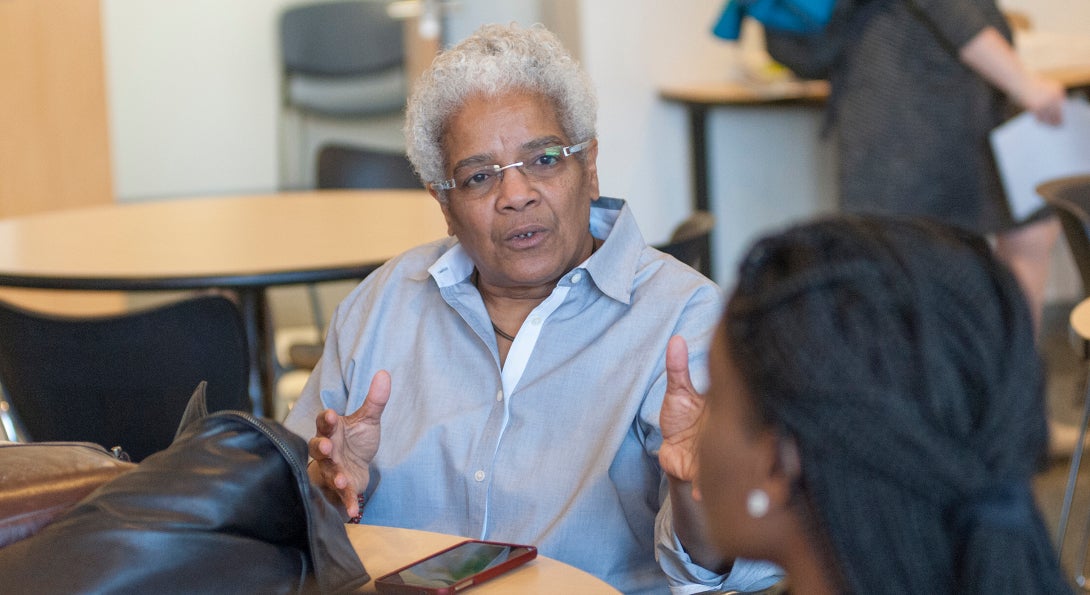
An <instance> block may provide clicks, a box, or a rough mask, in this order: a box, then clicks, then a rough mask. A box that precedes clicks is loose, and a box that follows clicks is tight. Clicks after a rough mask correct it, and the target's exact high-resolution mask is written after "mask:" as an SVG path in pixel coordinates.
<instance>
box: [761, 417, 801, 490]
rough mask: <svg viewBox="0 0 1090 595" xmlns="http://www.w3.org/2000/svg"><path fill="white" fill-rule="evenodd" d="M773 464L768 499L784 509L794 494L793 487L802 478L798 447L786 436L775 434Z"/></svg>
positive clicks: (793, 440)
mask: <svg viewBox="0 0 1090 595" xmlns="http://www.w3.org/2000/svg"><path fill="white" fill-rule="evenodd" d="M775 452H776V455H775V462H774V463H773V465H772V473H771V482H770V486H769V487H770V489H771V490H772V492H770V493H769V499H770V500H771V501H772V502H773V504H774V505H779V506H780V507H782V508H786V507H787V505H788V504H789V501H790V500H791V494H792V492H794V486H795V485H796V484H797V483H798V481H799V479H800V478H801V477H802V459H801V458H800V457H799V445H798V443H797V442H795V439H794V438H793V437H792V436H790V435H787V434H776V446H775Z"/></svg>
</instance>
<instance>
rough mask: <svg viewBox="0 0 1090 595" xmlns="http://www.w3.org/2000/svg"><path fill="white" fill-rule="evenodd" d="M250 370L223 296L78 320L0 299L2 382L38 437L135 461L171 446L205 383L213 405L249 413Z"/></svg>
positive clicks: (238, 323)
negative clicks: (118, 451)
mask: <svg viewBox="0 0 1090 595" xmlns="http://www.w3.org/2000/svg"><path fill="white" fill-rule="evenodd" d="M248 375H249V361H248V353H247V349H246V334H245V330H244V328H243V323H242V317H241V315H240V313H239V310H238V308H237V307H236V306H235V304H234V303H233V302H232V301H231V300H229V299H227V298H225V297H222V296H215V295H207V296H200V297H196V298H189V299H185V300H182V301H179V302H174V303H170V304H167V305H164V306H159V307H155V308H151V309H148V310H143V311H138V312H128V313H123V314H120V315H112V316H96V317H78V318H77V317H61V316H54V315H48V314H43V313H39V312H31V311H28V310H25V309H22V308H18V307H15V306H12V305H10V304H5V303H3V302H0V385H2V386H3V389H4V394H5V396H6V398H7V399H8V401H9V402H10V404H11V406H12V409H13V410H14V413H15V415H16V417H17V419H18V421H19V422H20V423H21V425H22V427H23V428H25V430H26V432H27V434H28V436H27V438H29V439H31V440H34V441H86V442H94V443H97V444H101V445H102V446H104V447H106V448H111V447H113V446H120V447H121V448H122V449H123V450H124V451H125V452H127V453H128V454H129V456H130V457H132V459H133V460H134V461H138V460H141V459H143V458H144V457H146V456H148V455H150V454H152V453H154V452H157V451H159V450H162V449H164V448H166V447H167V446H169V445H170V443H171V441H172V440H173V438H174V434H175V431H176V430H177V429H178V423H179V422H180V421H181V419H182V414H183V413H184V411H185V407H186V404H187V403H188V401H189V397H190V396H191V395H192V394H193V392H194V390H195V389H196V388H197V386H198V385H199V384H200V382H201V381H207V382H208V386H207V391H208V392H207V395H208V404H209V408H210V409H213V410H221V409H234V410H244V411H249V410H251V406H250V401H249V398H248V397H247V380H248Z"/></svg>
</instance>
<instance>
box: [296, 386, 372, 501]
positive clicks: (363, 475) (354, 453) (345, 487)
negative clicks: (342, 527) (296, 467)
mask: <svg viewBox="0 0 1090 595" xmlns="http://www.w3.org/2000/svg"><path fill="white" fill-rule="evenodd" d="M389 399H390V374H389V373H387V372H386V371H379V372H378V373H376V374H375V376H374V378H372V379H371V386H370V387H369V388H368V389H367V397H366V398H364V400H363V405H361V406H360V408H359V409H357V410H356V411H355V412H353V413H351V414H349V415H345V416H341V415H337V412H335V411H333V410H332V409H326V410H325V411H323V412H321V413H320V414H319V415H318V418H317V420H316V421H315V425H316V426H317V430H318V431H317V434H316V435H315V436H314V438H311V439H310V442H309V443H308V450H309V452H310V458H311V459H313V462H312V464H310V465H309V466H308V468H307V472H308V474H309V475H310V480H311V481H312V482H314V483H315V484H316V485H317V486H318V487H319V488H321V489H322V491H323V492H325V493H326V495H327V496H328V497H329V498H330V500H332V501H334V502H336V501H338V500H340V502H341V503H342V504H344V507H345V510H346V511H347V512H348V516H349V518H351V517H354V516H356V515H357V514H359V503H358V502H357V494H359V493H360V492H362V491H363V490H365V489H367V483H368V481H369V478H370V475H369V474H370V466H371V461H372V460H373V459H374V458H375V453H376V452H378V442H379V434H380V431H379V421H380V418H381V417H382V411H383V409H385V408H386V403H387V401H389Z"/></svg>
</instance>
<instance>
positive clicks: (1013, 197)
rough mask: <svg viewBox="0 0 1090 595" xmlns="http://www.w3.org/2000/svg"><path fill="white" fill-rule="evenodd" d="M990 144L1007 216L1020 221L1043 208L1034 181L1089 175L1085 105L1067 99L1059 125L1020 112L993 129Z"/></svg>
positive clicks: (1089, 127) (1089, 111) (1089, 112)
mask: <svg viewBox="0 0 1090 595" xmlns="http://www.w3.org/2000/svg"><path fill="white" fill-rule="evenodd" d="M991 143H992V151H993V152H994V153H995V159H996V163H997V164H998V167H999V176H1000V178H1001V179H1002V180H1003V188H1004V189H1005V190H1006V192H1007V200H1008V201H1009V203H1010V207H1011V214H1012V215H1014V218H1015V220H1017V221H1021V220H1023V219H1025V218H1026V217H1029V216H1030V215H1032V214H1033V213H1035V212H1037V211H1038V210H1039V209H1040V208H1041V207H1043V206H1044V201H1043V200H1042V199H1041V197H1040V196H1039V195H1038V194H1037V192H1036V188H1037V185H1038V184H1040V183H1042V182H1046V181H1048V180H1052V179H1055V178H1061V177H1065V176H1073V175H1080V174H1090V103H1088V102H1087V101H1086V99H1084V98H1073V99H1068V100H1067V102H1066V103H1065V105H1064V113H1063V124H1062V125H1060V126H1049V125H1048V124H1042V123H1040V122H1038V121H1037V119H1036V118H1035V117H1034V116H1033V114H1031V113H1028V112H1026V113H1022V114H1019V115H1018V116H1016V117H1014V118H1011V119H1010V120H1008V121H1007V122H1005V123H1003V124H1002V125H1000V126H999V127H998V128H996V129H995V130H993V131H992V133H991Z"/></svg>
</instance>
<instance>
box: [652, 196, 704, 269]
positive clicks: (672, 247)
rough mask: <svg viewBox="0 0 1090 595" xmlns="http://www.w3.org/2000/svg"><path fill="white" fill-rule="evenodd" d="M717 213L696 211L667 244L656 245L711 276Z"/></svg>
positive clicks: (675, 230)
mask: <svg viewBox="0 0 1090 595" xmlns="http://www.w3.org/2000/svg"><path fill="white" fill-rule="evenodd" d="M713 229H715V215H712V214H711V213H709V212H708V211H695V212H693V214H691V215H689V217H688V218H686V219H685V220H684V221H682V222H681V223H679V224H678V226H677V227H676V228H675V229H674V232H673V234H671V236H670V241H669V242H667V243H666V244H662V245H658V246H655V248H658V249H659V250H661V251H663V252H665V253H667V254H669V255H671V256H673V257H674V258H676V259H678V260H680V261H681V262H684V263H685V264H687V265H689V266H691V267H693V268H694V269H696V270H698V271H700V272H701V273H702V274H703V275H704V276H705V277H707V278H709V279H710V278H711V276H712V271H711V233H712V230H713Z"/></svg>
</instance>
